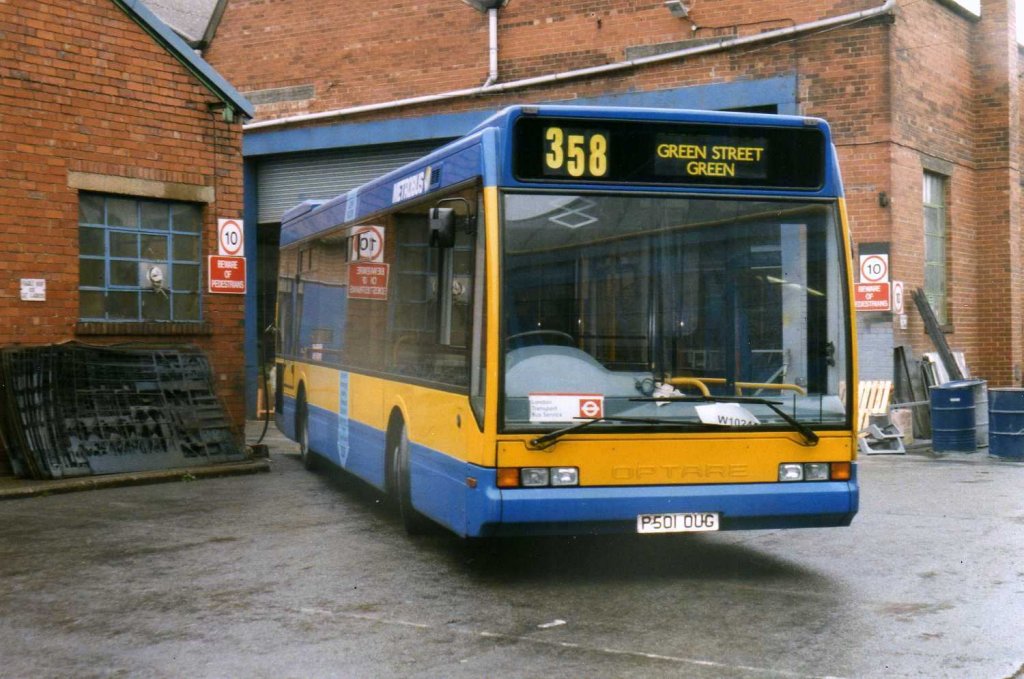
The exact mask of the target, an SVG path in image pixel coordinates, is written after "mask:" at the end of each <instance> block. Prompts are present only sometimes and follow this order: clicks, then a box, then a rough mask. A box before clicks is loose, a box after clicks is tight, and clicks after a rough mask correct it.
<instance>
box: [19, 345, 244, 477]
mask: <svg viewBox="0 0 1024 679" xmlns="http://www.w3.org/2000/svg"><path fill="white" fill-rule="evenodd" d="M0 382H2V383H0V431H2V433H3V438H4V443H5V445H6V447H7V451H8V453H9V457H10V459H11V464H12V467H13V468H14V472H15V474H17V475H18V476H20V477H23V478H34V479H55V478H63V477H70V476H84V475H89V474H115V473H123V472H136V471H149V470H156V469H173V468H177V467H190V466H197V465H205V464H212V463H217V462H230V461H238V460H242V459H244V458H245V451H244V449H243V447H242V446H241V444H240V443H239V440H238V438H237V437H236V436H235V434H234V432H233V431H232V429H231V426H230V423H229V421H228V419H227V416H226V413H225V411H224V408H223V406H222V405H221V403H220V401H219V399H218V398H217V396H216V395H215V394H214V392H213V376H212V371H211V369H210V363H209V361H208V360H207V358H206V356H205V355H204V354H203V353H202V352H201V351H200V350H198V349H196V348H191V347H152V346H148V347H147V346H139V345H132V346H116V347H99V346H90V345H84V344H78V343H66V344H57V345H47V346H39V347H12V348H6V349H3V350H0Z"/></svg>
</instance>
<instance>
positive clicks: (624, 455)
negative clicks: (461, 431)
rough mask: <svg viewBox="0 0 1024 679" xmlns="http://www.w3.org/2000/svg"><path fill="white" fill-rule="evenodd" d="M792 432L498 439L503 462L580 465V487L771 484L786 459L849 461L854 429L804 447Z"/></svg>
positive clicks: (510, 463)
mask: <svg viewBox="0 0 1024 679" xmlns="http://www.w3.org/2000/svg"><path fill="white" fill-rule="evenodd" d="M797 438H798V437H796V436H794V435H790V434H785V433H782V434H778V435H774V434H761V435H758V436H751V435H743V434H737V435H734V436H721V435H716V436H701V435H692V436H687V437H685V438H682V437H671V438H670V437H661V436H656V435H652V436H643V437H639V436H634V437H630V438H623V437H618V438H616V437H615V435H604V436H599V435H593V436H586V437H584V436H582V435H580V436H578V437H574V438H572V439H565V440H562V441H559V442H557V443H556V444H555V445H554V446H552V447H550V448H547V449H545V450H531V449H530V448H529V447H528V444H527V441H528V439H524V440H517V441H501V442H499V443H498V466H499V467H555V466H565V467H577V468H579V470H580V485H581V486H635V485H672V484H690V483H697V484H707V483H769V482H774V481H777V480H778V473H779V464H780V463H783V462H848V461H850V459H851V458H852V455H853V441H852V438H851V436H850V435H849V434H844V435H838V436H828V435H827V434H825V435H822V436H821V439H820V441H819V442H818V444H817V445H816V446H804V445H802V444H801V443H798V442H797Z"/></svg>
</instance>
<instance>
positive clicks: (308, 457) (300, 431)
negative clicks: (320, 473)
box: [295, 393, 316, 471]
mask: <svg viewBox="0 0 1024 679" xmlns="http://www.w3.org/2000/svg"><path fill="white" fill-rule="evenodd" d="M295 436H296V438H297V439H298V441H299V457H300V458H302V466H303V467H305V468H306V469H309V470H311V471H312V470H313V469H316V460H315V457H316V456H315V454H314V453H313V451H312V450H310V449H309V406H308V405H307V404H306V395H305V394H304V393H303V394H302V395H300V396H299V405H298V407H297V408H296V410H295Z"/></svg>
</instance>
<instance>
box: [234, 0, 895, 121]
mask: <svg viewBox="0 0 1024 679" xmlns="http://www.w3.org/2000/svg"><path fill="white" fill-rule="evenodd" d="M895 7H896V0H885V2H884V3H883V4H881V5H879V6H878V7H873V8H871V9H865V10H862V11H860V12H851V13H849V14H843V15H840V16H837V17H832V18H829V19H820V20H818V21H811V22H809V23H806V24H798V25H796V26H789V27H787V28H780V29H777V30H774V31H766V32H764V33H758V34H757V35H748V36H745V37H741V38H731V39H723V40H720V41H718V42H715V43H710V44H706V45H700V46H697V47H687V48H684V49H681V50H675V51H673V52H665V53H664V54H655V55H653V56H649V57H640V58H638V59H629V60H627V61H617V62H615V63H612V64H604V65H603V66H591V67H589V68H579V69H575V70H571V71H563V72H561V73H552V74H549V75H542V76H537V77H535V78H524V79H522V80H514V81H512V82H507V83H498V84H494V82H493V80H494V79H497V75H498V63H497V60H498V39H497V21H498V19H497V10H494V9H491V10H488V12H489V13H490V15H491V47H490V49H491V53H490V59H491V69H490V75H489V76H488V78H487V81H486V82H485V83H484V84H483V85H481V86H479V87H471V88H468V89H463V90H453V91H451V92H442V93H440V94H428V95H424V96H422V97H410V98H408V99H397V100H395V101H387V102H381V103H377V104H364V105H362V106H351V107H349V108H342V109H336V110H333V111H321V112H319V113H306V114H302V115H297V116H289V117H286V118H276V119H274V120H266V121H262V122H254V123H249V124H248V125H243V126H242V129H243V130H244V131H249V130H260V129H266V128H268V127H281V126H284V125H292V124H295V123H305V122H310V121H314V120H327V119H333V118H343V117H345V116H350V115H355V114H358V113H368V112H371V111H385V110H389V109H395V108H402V107H405V106H415V105H417V104H429V103H434V102H438V101H447V100H451V99H461V98H463V97H472V96H478V95H481V94H494V93H497V92H508V91H510V90H517V89H523V88H526V87H533V86H535V85H547V84H550V83H556V82H563V81H568V80H575V79H577V78H586V77H589V76H593V75H602V74H605V73H612V72H615V71H621V70H625V69H630V68H637V67H639V66H646V65H648V64H657V63H662V62H665V61H673V60H676V59H684V58H686V57H692V56H697V55H701V54H711V53H713V52H722V51H725V50H729V49H732V48H734V47H743V46H747V45H755V44H759V43H763V42H770V41H772V40H778V39H782V38H790V37H793V36H797V35H802V34H804V33H810V32H813V31H820V30H826V29H830V28H835V27H837V26H842V25H844V24H854V23H857V22H859V21H865V20H867V19H871V18H874V17H877V16H883V15H885V14H891V13H892V12H893V11H894V9H895Z"/></svg>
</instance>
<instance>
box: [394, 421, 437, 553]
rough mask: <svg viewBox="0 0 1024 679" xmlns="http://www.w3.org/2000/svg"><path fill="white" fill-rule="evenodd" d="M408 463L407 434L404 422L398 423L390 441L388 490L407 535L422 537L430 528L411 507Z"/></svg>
mask: <svg viewBox="0 0 1024 679" xmlns="http://www.w3.org/2000/svg"><path fill="white" fill-rule="evenodd" d="M410 467H411V465H410V463H409V434H408V431H407V430H406V427H405V422H400V423H399V424H398V427H397V428H396V431H395V433H394V436H393V437H392V439H391V465H390V474H389V476H390V478H389V479H388V481H389V483H388V485H389V489H390V491H391V494H392V497H393V498H394V501H395V504H396V505H397V507H398V515H399V517H400V518H401V520H402V526H403V527H404V528H405V532H406V533H408V534H409V535H422V534H423V533H425V532H426V531H427V530H428V528H429V527H430V521H429V519H427V517H425V516H423V515H422V514H420V513H419V512H418V511H416V509H415V508H414V507H413V506H412V482H411V470H410Z"/></svg>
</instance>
